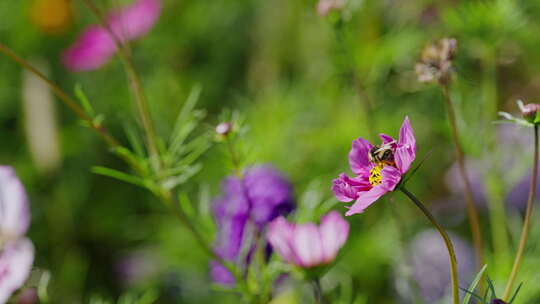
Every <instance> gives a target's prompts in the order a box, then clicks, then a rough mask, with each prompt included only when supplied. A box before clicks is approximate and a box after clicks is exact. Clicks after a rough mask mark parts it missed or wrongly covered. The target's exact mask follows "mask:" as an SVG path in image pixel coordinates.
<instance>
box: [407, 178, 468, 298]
mask: <svg viewBox="0 0 540 304" xmlns="http://www.w3.org/2000/svg"><path fill="white" fill-rule="evenodd" d="M399 190H401V192H403V193H404V194H405V195H406V196H407V197H408V198H409V199H410V200H411V201H412V202H413V203H414V204H415V205H416V206H417V207H418V208H419V209H420V210H421V211H422V212H423V213H424V215H425V216H426V217H427V218H428V219H429V221H430V222H431V223H432V224H433V226H435V228H437V230H438V231H439V234H440V235H441V237H442V238H443V240H444V243H445V245H446V249H448V255H449V256H450V273H451V279H452V295H453V299H454V300H453V303H454V304H459V285H458V283H459V282H458V270H457V260H456V253H455V251H454V246H453V245H452V241H451V240H450V237H449V236H448V234H447V233H446V231H445V230H444V228H443V227H442V226H441V225H440V224H439V223H438V222H437V220H436V219H435V217H433V215H432V214H431V212H429V210H428V209H427V208H426V207H425V206H424V205H423V204H422V202H420V201H419V200H418V199H417V198H416V196H414V194H412V193H411V192H409V190H407V189H405V187H400V188H399Z"/></svg>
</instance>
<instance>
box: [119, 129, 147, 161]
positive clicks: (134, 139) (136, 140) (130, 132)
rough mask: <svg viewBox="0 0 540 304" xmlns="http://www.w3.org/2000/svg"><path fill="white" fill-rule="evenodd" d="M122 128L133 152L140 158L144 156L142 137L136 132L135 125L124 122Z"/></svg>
mask: <svg viewBox="0 0 540 304" xmlns="http://www.w3.org/2000/svg"><path fill="white" fill-rule="evenodd" d="M124 130H125V132H126V136H127V139H128V141H129V144H130V146H131V148H132V149H133V151H134V152H135V154H137V156H139V157H141V158H144V157H146V153H145V151H144V145H143V143H142V139H141V137H140V136H139V135H138V133H137V132H136V130H135V127H134V126H133V125H132V124H126V125H125V126H124Z"/></svg>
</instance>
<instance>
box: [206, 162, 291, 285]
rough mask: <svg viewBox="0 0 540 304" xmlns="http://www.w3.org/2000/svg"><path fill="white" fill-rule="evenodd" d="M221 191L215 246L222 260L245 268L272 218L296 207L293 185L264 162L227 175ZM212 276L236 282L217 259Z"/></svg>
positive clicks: (216, 280) (218, 200)
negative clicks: (258, 238)
mask: <svg viewBox="0 0 540 304" xmlns="http://www.w3.org/2000/svg"><path fill="white" fill-rule="evenodd" d="M222 190H223V194H222V196H220V197H218V198H217V199H216V200H215V202H214V209H213V211H214V216H215V219H216V224H217V237H216V242H215V245H214V249H215V251H216V253H217V254H219V255H220V256H221V257H222V258H223V259H225V260H227V261H230V262H233V263H235V264H237V265H238V266H241V267H246V266H247V265H248V264H249V260H250V255H251V254H250V253H251V250H252V249H253V246H254V245H255V243H254V238H255V237H256V236H257V235H259V236H260V235H261V233H262V232H263V229H264V228H265V226H266V225H267V224H268V223H269V222H270V221H272V220H273V219H275V218H276V217H278V216H279V215H285V214H288V213H289V212H291V211H292V210H293V209H294V200H293V191H292V187H291V185H290V183H289V182H288V181H287V180H286V179H285V178H284V177H283V175H281V173H279V172H278V171H277V170H275V169H273V168H272V167H270V166H265V165H263V166H256V167H252V168H249V169H247V170H246V171H245V172H244V174H243V177H242V178H240V177H237V176H230V177H228V178H227V179H225V181H224V182H223V185H222ZM211 277H212V279H213V280H214V281H215V282H218V283H221V284H233V283H234V278H233V277H232V275H231V274H230V273H229V271H227V270H226V269H225V268H224V267H223V266H222V265H220V264H218V263H217V262H215V261H213V262H211Z"/></svg>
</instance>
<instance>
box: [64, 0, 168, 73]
mask: <svg viewBox="0 0 540 304" xmlns="http://www.w3.org/2000/svg"><path fill="white" fill-rule="evenodd" d="M160 10H161V5H160V1H159V0H137V1H135V3H133V4H132V5H130V6H128V7H125V8H122V9H120V10H118V11H115V12H112V13H111V14H110V15H109V16H108V17H107V24H108V26H109V27H110V29H111V31H112V32H113V33H114V34H115V35H116V37H118V38H119V39H120V40H121V41H130V40H134V39H137V38H139V37H141V36H143V35H144V34H146V33H147V32H148V31H150V29H151V28H152V27H153V26H154V24H155V22H156V20H157V18H158V17H159V14H160ZM115 52H116V45H115V43H114V40H113V38H112V37H111V35H110V33H109V32H108V31H107V29H105V28H103V27H101V26H98V25H92V26H90V27H88V28H86V29H85V30H84V31H83V33H82V34H81V36H80V37H79V39H78V40H77V41H76V42H75V43H74V44H73V45H71V46H70V47H69V48H68V49H67V50H66V51H65V52H64V54H63V57H62V62H63V64H64V65H65V66H66V67H67V68H68V69H70V70H73V71H88V70H95V69H97V68H99V67H101V66H102V65H104V64H105V63H107V62H108V61H109V59H110V58H111V57H112V56H113V55H114V53H115Z"/></svg>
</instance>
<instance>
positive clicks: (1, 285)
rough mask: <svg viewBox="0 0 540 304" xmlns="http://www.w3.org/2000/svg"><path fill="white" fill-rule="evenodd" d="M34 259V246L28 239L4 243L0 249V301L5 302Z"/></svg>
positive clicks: (25, 276)
mask: <svg viewBox="0 0 540 304" xmlns="http://www.w3.org/2000/svg"><path fill="white" fill-rule="evenodd" d="M33 261H34V246H33V245H32V242H30V240H28V239H19V240H17V241H12V242H8V243H6V244H4V247H3V249H2V251H0V303H2V304H3V303H6V302H7V300H8V299H9V297H10V296H11V294H12V293H13V292H14V291H16V290H17V289H19V288H20V287H21V286H22V285H23V284H24V282H25V281H26V279H27V278H28V275H29V273H30V269H31V268H32V262H33Z"/></svg>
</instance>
